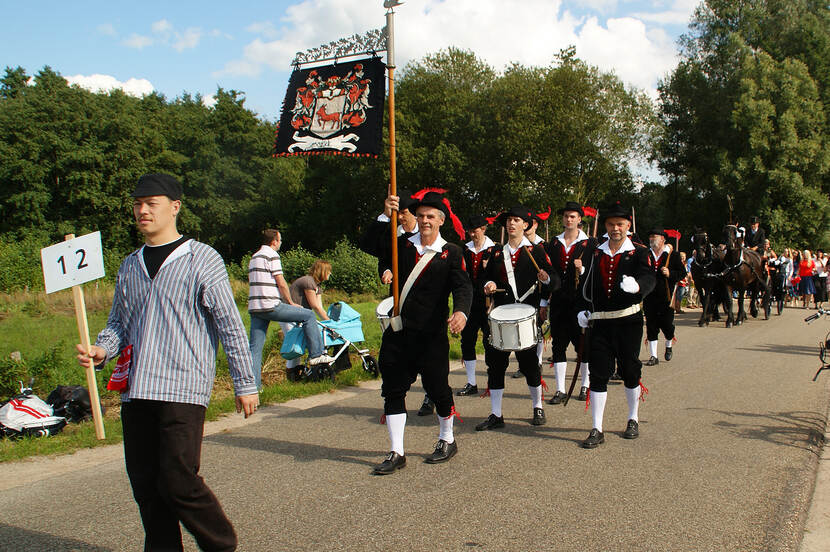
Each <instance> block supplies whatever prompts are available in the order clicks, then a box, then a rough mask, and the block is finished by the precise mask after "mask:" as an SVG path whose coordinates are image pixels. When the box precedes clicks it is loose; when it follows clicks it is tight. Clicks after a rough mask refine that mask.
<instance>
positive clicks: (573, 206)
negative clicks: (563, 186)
mask: <svg viewBox="0 0 830 552" xmlns="http://www.w3.org/2000/svg"><path fill="white" fill-rule="evenodd" d="M565 211H576V212H577V213H579V216H580V217H584V216H585V211H583V210H582V205H580V204H579V203H577V202H576V201H566V202H565V206H564V207H562V208H561V209H559V210H558V211H556V214H558V215H561V214H562V213H564V212H565Z"/></svg>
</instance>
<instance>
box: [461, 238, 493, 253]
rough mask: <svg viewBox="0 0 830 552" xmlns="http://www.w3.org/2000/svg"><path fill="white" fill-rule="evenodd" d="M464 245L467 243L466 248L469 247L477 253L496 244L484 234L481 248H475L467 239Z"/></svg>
mask: <svg viewBox="0 0 830 552" xmlns="http://www.w3.org/2000/svg"><path fill="white" fill-rule="evenodd" d="M466 245H467V249H469V250H470V251H472V252H473V253H478V252H480V251H484V250H485V249H487V248H488V247H493V246H494V245H496V244H495V243H493V240H491V239H490V236H484V243H483V244H482V246H481V249H478V250H476V246H475V244H474V243H473V242H471V241H468V242H467V243H466Z"/></svg>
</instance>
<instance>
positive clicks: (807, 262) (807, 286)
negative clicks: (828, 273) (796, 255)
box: [798, 249, 816, 309]
mask: <svg viewBox="0 0 830 552" xmlns="http://www.w3.org/2000/svg"><path fill="white" fill-rule="evenodd" d="M815 271H816V263H815V261H813V256H812V254H811V253H810V250H809V249H805V250H804V258H803V259H802V261H801V262H800V263H798V276H799V277H800V278H801V281H800V282H799V284H798V291H799V293H800V295H801V304H802V305H803V306H804V308H805V309H806V308H807V307H809V306H810V301H812V300H813V296H814V295H815V294H816V286H815V283H814V282H813V274H814V273H815Z"/></svg>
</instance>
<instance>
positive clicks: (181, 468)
mask: <svg viewBox="0 0 830 552" xmlns="http://www.w3.org/2000/svg"><path fill="white" fill-rule="evenodd" d="M121 423H122V426H123V430H124V459H125V462H126V465H127V475H128V476H129V478H130V485H131V486H132V488H133V496H134V497H135V501H136V502H137V503H138V509H139V511H140V513H141V521H142V523H143V524H144V533H145V540H144V550H145V552H150V551H153V552H156V551H165V552H166V551H180V550H182V534H181V529H180V528H179V522H181V523H182V525H184V526H185V528H186V529H187V530H188V531H190V533H191V534H192V535H193V537H194V538H195V539H196V542H197V543H198V544H199V548H201V549H202V550H216V551H220V550H221V551H225V550H236V544H237V541H236V533H235V532H234V529H233V525H231V522H230V521H229V520H228V518H227V517H226V516H225V513H224V511H222V506H221V505H220V504H219V501H218V500H217V499H216V496H214V494H213V493H212V492H211V490H210V489H209V488H208V486H207V485H206V484H205V482H204V480H203V479H202V477H201V476H200V475H199V464H200V458H201V453H202V431H203V428H204V423H205V408H204V407H203V406H199V405H195V404H184V403H172V402H164V401H148V400H131V401H129V402H125V403H123V404H122V406H121Z"/></svg>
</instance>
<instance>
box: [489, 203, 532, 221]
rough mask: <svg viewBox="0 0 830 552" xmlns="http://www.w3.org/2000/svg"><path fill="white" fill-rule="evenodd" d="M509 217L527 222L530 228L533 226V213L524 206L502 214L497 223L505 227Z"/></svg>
mask: <svg viewBox="0 0 830 552" xmlns="http://www.w3.org/2000/svg"><path fill="white" fill-rule="evenodd" d="M508 217H519V218H520V219H522V220H523V221H525V222H526V223H527V224H528V226H530V225H531V224H533V211H531V210H530V209H528V208H527V207H525V206H524V205H514V206H513V207H511V208H510V209H509V210H507V211H505V212H503V213H500V214H499V217H498V218H497V219H496V221H497V222H498V223H499V224H501V225H502V226H505V225H506V224H507V219H508Z"/></svg>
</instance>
